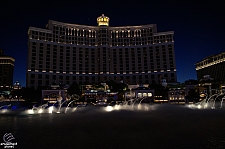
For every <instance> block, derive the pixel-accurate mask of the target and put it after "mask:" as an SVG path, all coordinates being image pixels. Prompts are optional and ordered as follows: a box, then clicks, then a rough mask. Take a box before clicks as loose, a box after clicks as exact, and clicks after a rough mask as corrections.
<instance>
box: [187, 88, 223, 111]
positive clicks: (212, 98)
mask: <svg viewBox="0 0 225 149" xmlns="http://www.w3.org/2000/svg"><path fill="white" fill-rule="evenodd" d="M221 96H223V97H222V99H221V101H220V108H222V106H223V100H224V99H225V93H224V92H219V93H216V94H213V95H211V96H210V97H209V98H208V96H207V94H206V97H205V98H204V99H203V100H202V101H200V102H197V103H195V104H192V105H189V107H191V108H198V109H202V108H203V109H206V108H208V106H209V105H211V109H215V108H216V106H215V105H216V101H217V99H218V98H219V97H221ZM210 103H211V104H210Z"/></svg>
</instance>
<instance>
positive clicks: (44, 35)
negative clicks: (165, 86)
mask: <svg viewBox="0 0 225 149" xmlns="http://www.w3.org/2000/svg"><path fill="white" fill-rule="evenodd" d="M97 23H98V26H86V25H78V24H69V23H62V22H57V21H53V20H49V22H48V24H47V29H41V28H35V27H30V28H29V30H28V65H27V87H32V86H34V87H37V86H49V85H50V84H51V83H52V82H54V81H55V82H56V83H58V84H60V83H62V84H69V85H70V84H72V82H74V81H75V82H77V83H84V82H87V83H100V82H105V81H108V80H114V81H115V82H121V81H123V82H124V83H127V84H140V83H153V82H155V83H160V81H161V79H162V78H166V79H167V82H176V81H177V79H176V78H177V77H176V64H175V55H174V40H173V36H174V32H173V31H168V32H157V28H156V24H150V25H141V26H122V27H110V26H109V18H108V17H106V16H104V14H103V15H102V16H100V17H98V18H97Z"/></svg>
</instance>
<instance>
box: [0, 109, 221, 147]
mask: <svg viewBox="0 0 225 149" xmlns="http://www.w3.org/2000/svg"><path fill="white" fill-rule="evenodd" d="M102 109H104V108H100V107H96V108H93V107H91V108H89V107H85V108H83V109H81V110H78V111H75V112H73V113H66V114H65V113H60V114H56V113H51V114H48V113H43V114H33V115H29V114H12V115H0V126H1V127H0V137H1V136H3V135H4V134H5V133H12V134H13V135H14V137H15V138H16V141H17V142H18V147H17V148H19V147H21V148H29V147H30V146H32V148H66V147H67V148H88V147H89V148H121V146H122V147H123V148H146V147H147V148H221V146H222V147H224V146H225V138H224V134H225V129H224V123H225V119H224V112H225V110H224V109H219V110H211V109H207V110H193V109H188V108H184V107H178V106H160V105H158V106H156V107H155V108H154V110H149V111H132V110H126V109H125V110H124V109H122V110H115V111H111V112H105V111H104V110H102ZM0 142H1V140H0Z"/></svg>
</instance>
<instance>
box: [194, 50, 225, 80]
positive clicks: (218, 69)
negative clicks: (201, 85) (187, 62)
mask: <svg viewBox="0 0 225 149" xmlns="http://www.w3.org/2000/svg"><path fill="white" fill-rule="evenodd" d="M195 67H196V68H195V69H196V72H197V78H198V80H201V79H203V78H204V76H206V75H209V76H210V77H211V78H213V79H214V81H216V82H225V52H223V53H220V54H217V55H212V56H209V57H207V58H204V59H203V60H201V61H199V62H197V63H196V64H195Z"/></svg>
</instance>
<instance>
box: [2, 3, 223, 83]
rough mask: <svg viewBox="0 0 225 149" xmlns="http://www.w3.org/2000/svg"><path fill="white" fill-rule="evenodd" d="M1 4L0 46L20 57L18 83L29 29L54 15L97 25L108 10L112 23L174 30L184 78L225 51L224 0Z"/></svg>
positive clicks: (23, 72) (23, 76) (42, 25)
mask: <svg viewBox="0 0 225 149" xmlns="http://www.w3.org/2000/svg"><path fill="white" fill-rule="evenodd" d="M0 6H1V9H0V48H2V49H3V50H4V52H5V54H6V55H10V56H12V57H13V58H15V60H16V62H15V69H14V82H15V81H16V80H18V81H19V82H20V83H21V84H22V86H25V84H26V83H25V82H26V61H27V40H28V38H27V31H28V28H29V26H33V27H39V28H45V25H46V24H47V23H48V20H49V19H51V20H55V21H60V22H65V23H74V24H84V25H94V26H95V25H97V23H96V18H97V17H98V16H100V15H101V14H102V13H104V14H105V15H106V16H108V17H109V18H110V26H126V25H144V24H157V28H158V31H159V32H164V31H174V41H175V56H176V65H177V78H178V81H179V82H181V83H182V82H184V81H185V80H188V79H196V71H195V66H194V64H195V63H196V62H198V61H200V60H202V59H203V58H205V57H207V56H210V55H212V54H218V53H221V52H224V50H225V49H224V47H225V36H224V33H225V29H224V24H225V19H224V17H225V11H224V10H223V9H224V8H223V6H224V5H223V1H222V0H211V1H205V0H198V1H194V0H182V1H181V0H169V1H168V0H148V1H147V0H146V1H144V0H143V1H142V0H138V1H134V0H133V1H111V0H106V1H100V0H95V1H85V0H83V1H78V0H77V1H68V0H63V1H62V0H61V1H60V0H59V1H56V0H54V1H53V0H49V1H47V0H45V1H43V0H32V1H31V0H23V1H22V2H21V1H13V0H1V1H0Z"/></svg>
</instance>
